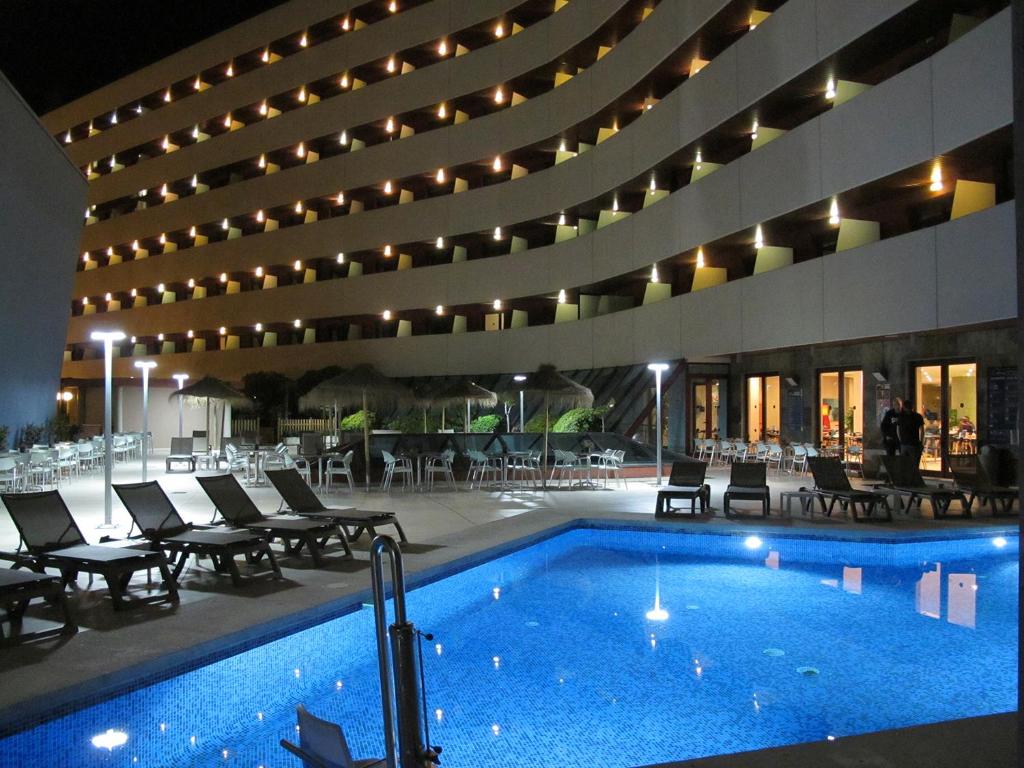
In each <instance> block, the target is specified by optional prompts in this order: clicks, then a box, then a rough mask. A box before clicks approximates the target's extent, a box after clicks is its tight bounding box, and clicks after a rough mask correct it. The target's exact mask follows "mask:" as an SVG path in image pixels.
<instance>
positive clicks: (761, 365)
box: [729, 323, 1017, 449]
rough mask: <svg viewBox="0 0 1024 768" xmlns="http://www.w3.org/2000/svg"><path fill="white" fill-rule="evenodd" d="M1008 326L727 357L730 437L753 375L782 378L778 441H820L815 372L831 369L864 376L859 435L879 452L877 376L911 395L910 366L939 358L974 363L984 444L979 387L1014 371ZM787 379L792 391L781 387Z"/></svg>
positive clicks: (896, 392)
mask: <svg viewBox="0 0 1024 768" xmlns="http://www.w3.org/2000/svg"><path fill="white" fill-rule="evenodd" d="M1015 331H1016V329H1015V326H1014V325H1013V324H1010V323H1006V324H1002V325H1000V326H998V327H994V328H984V329H972V330H959V331H956V332H947V333H927V334H926V333H918V334H907V335H904V336H898V337H890V338H882V339H872V340H868V341H859V342H854V343H849V344H827V345H819V346H814V347H797V348H793V349H784V350H777V351H773V352H764V353H756V354H744V355H736V356H734V357H733V358H732V365H731V369H730V378H729V401H730V407H729V436H730V437H734V436H743V435H745V434H746V421H745V415H746V397H745V394H746V393H745V389H744V387H745V385H746V377H747V376H749V375H755V374H778V375H779V376H780V377H781V397H780V401H781V402H780V405H781V411H782V413H781V426H782V428H781V437H782V441H783V443H791V442H815V443H816V442H818V440H819V435H818V434H817V430H816V427H817V416H816V413H817V409H816V406H817V404H818V373H819V372H820V371H822V370H828V369H833V368H859V369H862V370H863V371H864V437H865V447H866V448H869V449H870V448H880V447H881V434H880V433H879V430H878V423H879V421H880V419H881V414H880V413H878V412H877V408H876V405H875V403H876V399H875V386H876V380H875V378H874V377H873V376H872V373H874V372H876V371H877V372H879V373H881V374H883V375H884V376H885V378H886V379H887V380H888V383H889V386H890V388H891V395H892V396H893V397H907V396H910V397H913V385H914V382H913V366H914V365H915V364H917V363H928V362H937V361H945V360H964V361H968V360H973V361H975V362H977V364H978V370H977V378H978V413H977V426H978V429H979V444H984V443H985V442H986V441H987V435H986V434H985V425H986V424H987V419H988V397H987V395H988V393H987V392H986V389H985V382H986V380H987V374H988V369H989V368H990V367H994V366H999V367H1002V366H1016V364H1017V338H1016V332H1015ZM786 377H790V378H792V379H794V380H795V381H796V387H790V386H787V384H786V381H785V379H786ZM793 390H797V391H799V392H800V393H802V408H803V414H802V417H801V419H800V423H801V425H802V428H801V429H795V426H796V425H795V423H794V422H793V421H791V414H790V413H787V407H792V406H791V404H792V403H795V402H798V401H799V400H801V398H799V397H793V396H792V391H793Z"/></svg>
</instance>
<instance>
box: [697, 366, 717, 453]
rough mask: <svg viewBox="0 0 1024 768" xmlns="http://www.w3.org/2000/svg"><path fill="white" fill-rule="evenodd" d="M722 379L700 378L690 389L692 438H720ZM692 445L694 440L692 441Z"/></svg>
mask: <svg viewBox="0 0 1024 768" xmlns="http://www.w3.org/2000/svg"><path fill="white" fill-rule="evenodd" d="M721 391H722V383H721V380H720V379H698V380H697V381H694V382H693V384H692V386H691V389H690V413H691V414H693V416H692V418H691V420H690V423H691V424H692V427H691V429H690V440H691V441H693V440H705V439H709V438H710V439H712V440H718V439H720V437H721V435H720V431H719V424H720V423H721V422H720V421H719V418H720V416H721V403H722V401H721ZM691 447H692V442H691Z"/></svg>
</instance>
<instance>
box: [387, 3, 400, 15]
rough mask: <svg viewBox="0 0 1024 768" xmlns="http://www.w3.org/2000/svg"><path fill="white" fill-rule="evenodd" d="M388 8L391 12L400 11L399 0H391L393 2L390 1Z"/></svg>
mask: <svg viewBox="0 0 1024 768" xmlns="http://www.w3.org/2000/svg"><path fill="white" fill-rule="evenodd" d="M388 10H389V11H390V12H391V13H398V0H391V2H390V3H388Z"/></svg>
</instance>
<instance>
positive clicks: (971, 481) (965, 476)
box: [950, 456, 1020, 517]
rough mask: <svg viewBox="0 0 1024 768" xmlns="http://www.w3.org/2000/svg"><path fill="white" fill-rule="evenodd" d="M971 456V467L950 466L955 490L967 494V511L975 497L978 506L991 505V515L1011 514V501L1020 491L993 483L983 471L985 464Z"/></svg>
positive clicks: (1012, 512)
mask: <svg viewBox="0 0 1024 768" xmlns="http://www.w3.org/2000/svg"><path fill="white" fill-rule="evenodd" d="M973 458H974V461H973V462H972V463H973V465H974V466H973V467H972V468H971V469H968V468H967V467H965V466H963V465H959V466H958V465H957V464H952V465H951V466H950V469H951V470H952V471H953V479H954V480H955V481H956V487H957V490H959V491H962V492H964V493H966V494H969V495H968V496H967V511H968V512H970V511H971V507H972V506H973V505H974V500H975V499H977V500H978V506H979V507H981V508H984V506H985V505H986V504H988V505H990V506H991V507H992V516H993V517H1001V516H1003V515H1013V514H1014V511H1013V503H1014V501H1016V500H1017V499H1018V498H1019V495H1018V494H1019V493H1020V491H1019V490H1018V489H1017V488H1013V487H1010V486H1000V485H993V484H992V479H991V478H990V477H989V475H988V472H986V471H985V465H984V464H982V463H981V462H980V461H978V459H977V456H975V457H973ZM972 469H973V471H972Z"/></svg>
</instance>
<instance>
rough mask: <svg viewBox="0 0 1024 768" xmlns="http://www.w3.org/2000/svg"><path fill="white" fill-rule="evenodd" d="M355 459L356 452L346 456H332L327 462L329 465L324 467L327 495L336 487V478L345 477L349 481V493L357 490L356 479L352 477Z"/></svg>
mask: <svg viewBox="0 0 1024 768" xmlns="http://www.w3.org/2000/svg"><path fill="white" fill-rule="evenodd" d="M354 457H355V451H348V452H347V453H346V454H345V455H344V456H332V457H331V458H329V459H328V460H327V464H326V466H325V467H324V479H325V480H326V483H327V493H330V492H331V489H332V487H333V486H334V478H335V476H338V477H344V478H345V479H346V480H347V481H348V490H349V492H352V491H354V490H355V489H356V484H355V478H354V477H353V476H352V459H353V458H354Z"/></svg>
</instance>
